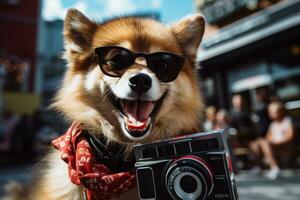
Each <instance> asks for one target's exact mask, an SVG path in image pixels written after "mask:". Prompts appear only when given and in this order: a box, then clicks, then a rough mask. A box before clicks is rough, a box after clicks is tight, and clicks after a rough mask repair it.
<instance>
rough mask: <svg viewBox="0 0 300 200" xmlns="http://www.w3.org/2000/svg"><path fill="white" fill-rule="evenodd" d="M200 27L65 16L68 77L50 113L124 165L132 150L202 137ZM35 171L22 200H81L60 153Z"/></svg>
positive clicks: (130, 195) (196, 19) (193, 22)
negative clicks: (117, 153)
mask: <svg viewBox="0 0 300 200" xmlns="http://www.w3.org/2000/svg"><path fill="white" fill-rule="evenodd" d="M204 24H205V23H204V20H203V17H202V16H201V15H198V14H196V15H191V16H188V17H185V18H183V19H181V20H180V21H178V22H176V23H174V24H171V25H169V26H166V25H163V24H162V23H160V22H158V21H156V20H153V19H150V18H142V17H130V16H129V17H121V18H116V19H112V20H108V21H105V22H103V23H96V22H94V21H92V20H90V19H88V18H87V17H86V16H84V15H83V14H82V13H81V12H79V11H77V10H75V9H71V10H69V11H68V13H67V15H66V18H65V22H64V32H63V34H64V44H65V53H64V58H65V59H66V61H67V65H68V69H67V72H66V74H65V76H64V80H63V83H62V86H61V89H60V90H59V92H58V93H57V95H56V98H55V101H54V103H53V105H52V107H53V108H55V109H56V110H58V111H59V112H61V114H62V115H63V116H64V117H65V119H67V120H68V121H69V122H77V123H79V124H80V127H81V128H82V129H83V130H85V131H87V132H88V133H89V134H92V135H93V136H95V137H102V138H104V139H105V144H106V145H109V144H111V143H114V144H120V145H122V146H123V147H125V149H126V150H125V151H124V154H125V157H126V155H130V154H131V153H132V147H133V145H134V144H136V143H144V142H149V141H153V140H159V139H163V138H168V137H174V136H177V135H183V134H188V133H193V132H198V131H200V130H201V124H202V119H201V116H202V112H203V108H204V106H203V101H202V99H201V94H200V90H199V87H198V79H197V71H196V67H195V62H196V60H195V59H196V54H197V48H198V46H199V44H200V42H201V39H202V36H203V32H204ZM116 52H117V53H116ZM124 65H126V66H124ZM40 168H41V172H40V173H38V174H39V175H38V177H37V179H36V180H35V181H34V184H33V185H30V187H29V189H28V190H23V191H20V192H19V193H20V194H21V197H20V199H23V200H24V199H28V200H40V199H47V200H62V199H64V200H71V199H72V200H73V199H84V195H85V192H84V191H85V188H84V187H83V186H82V185H76V184H73V183H71V181H70V171H68V170H70V169H69V168H68V165H67V164H66V163H65V162H64V161H62V160H61V152H59V151H57V150H56V149H55V150H53V151H51V153H49V155H48V156H47V157H46V158H45V161H44V162H42V164H41V167H40ZM99 192H100V193H101V191H99ZM115 197H119V198H120V199H138V193H137V190H136V188H133V189H131V190H129V191H126V192H123V193H121V194H116V195H115Z"/></svg>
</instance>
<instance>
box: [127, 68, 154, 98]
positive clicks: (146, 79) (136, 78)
mask: <svg viewBox="0 0 300 200" xmlns="http://www.w3.org/2000/svg"><path fill="white" fill-rule="evenodd" d="M128 84H129V86H130V88H131V89H132V90H133V91H136V92H137V93H139V94H141V93H143V92H147V91H148V90H149V89H150V88H151V86H152V80H151V77H150V76H148V75H147V74H144V73H138V74H135V75H133V76H131V77H130V78H129V83H128Z"/></svg>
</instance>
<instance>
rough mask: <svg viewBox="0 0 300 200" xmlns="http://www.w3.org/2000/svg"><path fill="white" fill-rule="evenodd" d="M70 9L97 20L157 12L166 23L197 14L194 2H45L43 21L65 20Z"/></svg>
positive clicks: (156, 0) (185, 0)
mask: <svg viewBox="0 0 300 200" xmlns="http://www.w3.org/2000/svg"><path fill="white" fill-rule="evenodd" d="M68 8H77V9H78V10H80V11H82V12H83V13H84V14H85V15H87V16H88V17H90V18H91V19H95V20H102V19H105V18H108V17H113V16H118V15H124V14H132V13H140V12H149V11H156V12H158V13H159V15H160V19H161V21H163V22H165V23H170V22H174V21H176V20H178V19H180V18H181V17H183V16H185V15H189V14H192V13H194V12H195V5H194V0H43V10H42V16H43V19H45V20H47V21H52V20H55V19H64V17H65V14H66V11H67V9H68Z"/></svg>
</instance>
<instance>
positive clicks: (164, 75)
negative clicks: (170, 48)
mask: <svg viewBox="0 0 300 200" xmlns="http://www.w3.org/2000/svg"><path fill="white" fill-rule="evenodd" d="M148 64H149V65H150V66H149V67H150V69H151V70H152V71H153V72H154V73H155V74H156V76H157V78H158V79H159V80H160V81H162V82H171V81H173V80H175V79H176V78H177V76H178V74H179V71H180V69H181V62H180V60H179V59H178V58H177V57H176V56H175V55H169V54H154V55H153V56H152V57H151V58H150V59H149V63H148Z"/></svg>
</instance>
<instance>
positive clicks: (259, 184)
mask: <svg viewBox="0 0 300 200" xmlns="http://www.w3.org/2000/svg"><path fill="white" fill-rule="evenodd" d="M31 167H32V166H31V165H19V166H6V167H0V199H1V196H2V195H3V187H4V185H5V183H7V181H10V180H16V181H19V182H23V183H24V182H26V181H28V180H30V177H31V176H30V173H29V172H30V168H31ZM236 181H237V186H238V193H239V197H240V200H299V199H300V172H294V171H291V170H286V171H283V175H282V177H281V178H280V179H278V180H274V181H272V180H269V179H267V178H265V177H263V176H253V175H249V174H247V172H242V173H241V174H239V175H238V176H237V177H236Z"/></svg>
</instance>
